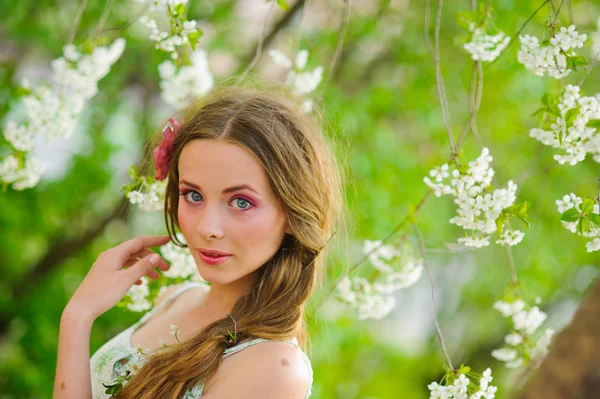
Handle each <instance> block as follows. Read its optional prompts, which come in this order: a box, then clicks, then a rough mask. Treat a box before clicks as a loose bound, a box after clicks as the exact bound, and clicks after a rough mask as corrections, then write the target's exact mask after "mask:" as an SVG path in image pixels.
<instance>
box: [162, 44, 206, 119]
mask: <svg viewBox="0 0 600 399" xmlns="http://www.w3.org/2000/svg"><path fill="white" fill-rule="evenodd" d="M158 73H159V75H160V79H161V82H160V88H161V98H162V99H163V101H164V102H165V103H167V104H169V105H171V106H173V107H175V108H182V107H184V106H186V105H188V104H189V103H190V101H192V100H194V99H196V98H198V97H200V96H203V95H205V94H206V93H208V92H209V91H210V90H211V89H212V87H213V85H214V80H213V76H212V74H211V73H210V69H209V67H208V59H207V57H206V52H205V51H204V50H197V51H195V52H193V53H192V54H191V55H190V57H189V65H182V66H180V67H177V66H175V64H173V62H171V61H170V60H167V61H165V62H163V63H162V64H160V65H159V66H158Z"/></svg>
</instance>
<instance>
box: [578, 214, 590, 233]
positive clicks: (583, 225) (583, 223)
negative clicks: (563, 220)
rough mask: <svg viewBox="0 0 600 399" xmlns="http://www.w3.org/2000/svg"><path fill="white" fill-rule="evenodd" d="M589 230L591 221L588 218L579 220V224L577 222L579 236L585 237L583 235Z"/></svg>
mask: <svg viewBox="0 0 600 399" xmlns="http://www.w3.org/2000/svg"><path fill="white" fill-rule="evenodd" d="M589 229H590V221H589V220H588V219H587V218H581V219H579V222H577V231H578V232H579V235H583V233H584V232H586V231H588V230H589Z"/></svg>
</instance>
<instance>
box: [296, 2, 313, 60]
mask: <svg viewBox="0 0 600 399" xmlns="http://www.w3.org/2000/svg"><path fill="white" fill-rule="evenodd" d="M310 2H311V0H306V1H305V2H304V6H303V7H302V16H301V17H300V23H299V24H298V30H297V31H296V45H295V46H294V48H295V51H294V54H298V52H299V51H300V47H301V44H302V31H303V30H304V24H305V22H306V15H307V14H308V12H307V10H308V8H309V7H310Z"/></svg>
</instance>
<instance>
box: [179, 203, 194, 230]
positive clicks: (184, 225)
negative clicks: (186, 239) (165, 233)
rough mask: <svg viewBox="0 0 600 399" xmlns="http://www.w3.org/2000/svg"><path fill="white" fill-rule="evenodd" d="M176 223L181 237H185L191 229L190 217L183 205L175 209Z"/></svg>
mask: <svg viewBox="0 0 600 399" xmlns="http://www.w3.org/2000/svg"><path fill="white" fill-rule="evenodd" d="M177 223H178V224H179V228H180V229H181V232H182V233H183V235H187V234H188V232H189V231H190V228H191V224H192V223H191V217H190V215H189V212H186V210H185V205H184V204H181V203H180V204H179V206H178V207H177Z"/></svg>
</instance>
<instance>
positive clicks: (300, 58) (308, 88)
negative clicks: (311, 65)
mask: <svg viewBox="0 0 600 399" xmlns="http://www.w3.org/2000/svg"><path fill="white" fill-rule="evenodd" d="M269 55H270V56H271V58H272V59H273V62H274V63H275V65H278V66H280V67H283V68H285V69H287V70H288V73H287V78H286V82H285V83H286V85H288V86H290V87H291V88H292V94H293V95H296V96H303V95H307V94H309V93H311V92H313V91H314V90H315V89H316V88H317V86H318V85H319V83H321V80H322V79H323V67H321V66H318V67H317V68H315V69H313V70H312V71H310V72H309V71H304V68H305V67H306V62H307V61H308V50H301V51H299V52H298V54H297V55H296V58H295V59H294V62H292V60H290V59H289V58H288V57H287V56H286V55H285V54H283V53H282V52H281V51H279V50H269ZM312 109H313V101H312V100H311V99H309V98H307V99H305V100H304V102H303V103H302V111H303V112H305V113H308V112H311V111H312Z"/></svg>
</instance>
